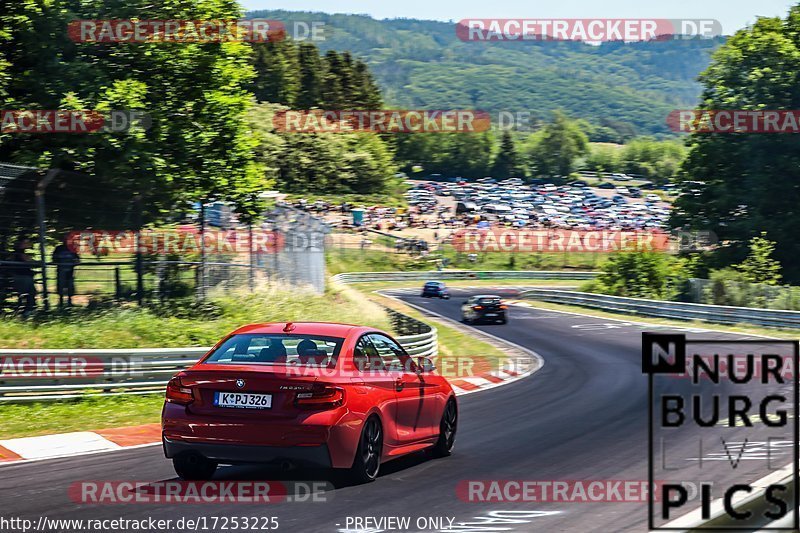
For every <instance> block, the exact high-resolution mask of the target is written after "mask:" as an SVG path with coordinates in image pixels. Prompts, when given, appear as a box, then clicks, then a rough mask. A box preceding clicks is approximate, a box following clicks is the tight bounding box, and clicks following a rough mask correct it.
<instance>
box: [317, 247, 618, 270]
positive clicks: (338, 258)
mask: <svg viewBox="0 0 800 533" xmlns="http://www.w3.org/2000/svg"><path fill="white" fill-rule="evenodd" d="M440 258H445V259H446V260H447V268H448V269H451V270H564V269H569V270H595V269H597V268H600V266H601V265H602V264H603V263H604V262H605V261H606V260H607V257H606V256H605V255H604V254H598V253H591V252H570V253H562V252H541V253H505V252H487V253H483V254H478V256H477V258H476V260H475V261H471V260H470V259H469V257H468V254H464V253H459V252H456V251H455V250H453V249H451V248H449V247H445V248H444V250H443V251H442V252H441V253H439V252H434V253H432V254H431V255H430V256H428V257H420V256H411V255H408V254H400V253H393V252H384V251H379V250H369V249H366V250H359V249H353V248H333V249H330V250H328V251H327V252H326V255H325V259H326V262H327V267H328V272H330V273H331V274H340V273H342V272H382V271H409V270H413V271H418V270H433V269H435V268H436V264H437V262H438V260H439V259H440Z"/></svg>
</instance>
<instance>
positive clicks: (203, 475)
mask: <svg viewBox="0 0 800 533" xmlns="http://www.w3.org/2000/svg"><path fill="white" fill-rule="evenodd" d="M172 466H173V467H174V468H175V473H176V474H178V477H180V478H181V479H185V480H187V481H201V480H206V479H211V478H212V476H213V475H214V472H216V471H217V462H216V461H212V460H211V459H206V458H205V457H203V456H202V455H200V454H196V453H187V454H181V455H178V456H176V457H173V458H172Z"/></svg>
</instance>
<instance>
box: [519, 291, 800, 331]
mask: <svg viewBox="0 0 800 533" xmlns="http://www.w3.org/2000/svg"><path fill="white" fill-rule="evenodd" d="M520 297H521V298H529V299H532V300H541V301H545V302H552V303H558V304H567V305H578V306H581V307H591V308H595V309H602V310H604V311H614V312H619V313H626V314H633V315H643V316H653V317H660V318H674V319H678V320H702V321H705V322H714V323H718V324H754V325H758V326H768V327H780V328H800V311H779V310H774V309H755V308H748V307H730V306H723V305H708V304H694V303H683V302H668V301H662V300H647V299H641V298H624V297H621V296H608V295H605V294H592V293H587V292H577V291H565V290H554V289H532V290H529V291H524V292H522V293H521V294H520Z"/></svg>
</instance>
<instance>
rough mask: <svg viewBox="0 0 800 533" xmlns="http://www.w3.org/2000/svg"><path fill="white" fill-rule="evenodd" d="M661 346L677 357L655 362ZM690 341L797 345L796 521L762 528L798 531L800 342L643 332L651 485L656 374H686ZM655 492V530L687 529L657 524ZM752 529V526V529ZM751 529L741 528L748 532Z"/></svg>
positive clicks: (651, 504)
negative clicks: (790, 523) (654, 382)
mask: <svg viewBox="0 0 800 533" xmlns="http://www.w3.org/2000/svg"><path fill="white" fill-rule="evenodd" d="M656 344H657V345H658V347H659V348H660V351H662V352H665V353H668V352H669V349H670V346H674V347H675V350H674V355H675V358H674V360H672V361H669V360H665V359H663V358H659V360H658V361H653V355H654V351H653V348H654V346H655V345H656ZM687 344H739V345H751V344H758V345H764V344H773V345H783V346H787V345H788V346H791V347H792V348H793V358H794V361H793V363H794V368H793V369H792V384H793V385H794V402H793V404H794V416H793V420H794V454H793V455H794V468H793V478H794V479H793V480H792V481H793V483H794V502H793V507H792V509H793V512H794V524H793V525H792V526H791V527H760V528H759V531H795V530H797V529H798V528H800V483H798V481H800V475H799V473H798V468H800V422H799V421H798V418H800V386H798V383H800V380H799V378H800V369H799V368H798V361H800V341H796V340H795V341H792V340H781V339H767V338H765V339H753V340H729V339H702V340H699V339H692V340H686V335H683V334H666V333H647V332H644V333H642V372H643V373H645V374H647V381H648V390H647V398H648V406H647V409H648V413H647V415H648V443H647V467H648V468H647V470H648V472H647V483H648V486H649V487H654V486H655V479H654V477H655V472H654V467H653V459H654V457H653V429H654V425H655V422H654V420H653V413H654V412H655V410H654V405H653V404H654V400H655V398H654V392H653V376H654V375H655V374H682V373H683V372H684V370H685V369H686V345H687ZM653 493H654V491H652V490H648V491H647V526H648V529H649V530H651V531H686V529H687V528H686V527H663V526H659V527H656V525H655V521H654V516H655V513H654V511H655V500H654V494H653ZM691 529H692V530H693V531H736V529H732V528H731V527H730V526H723V527H702V526H700V527H694V528H691ZM748 529H752V527H750V528H748ZM745 530H747V529H744V528H742V529H740V531H745Z"/></svg>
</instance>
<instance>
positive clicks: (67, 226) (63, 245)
mask: <svg viewBox="0 0 800 533" xmlns="http://www.w3.org/2000/svg"><path fill="white" fill-rule="evenodd" d="M99 192H100V191H99V190H98V186H97V184H96V183H94V182H93V180H92V177H91V176H89V175H86V174H82V173H78V172H66V171H60V170H47V171H43V170H39V169H35V168H30V167H21V166H17V165H8V164H0V314H2V313H5V314H8V313H11V314H20V313H21V314H24V315H27V314H30V313H31V312H33V311H35V310H37V309H44V310H47V309H49V308H51V307H52V306H54V305H61V304H70V303H72V304H74V305H88V304H91V303H92V302H93V301H97V300H103V299H115V300H133V301H138V302H139V303H144V302H145V301H148V300H163V299H168V298H181V297H197V298H201V299H202V298H204V297H205V296H206V295H207V294H208V293H209V291H211V290H219V289H222V290H226V289H239V288H243V287H245V288H249V289H251V290H253V289H255V288H256V287H260V286H264V285H270V284H279V285H284V286H287V287H293V286H300V285H302V286H310V287H313V288H314V289H315V290H316V291H318V292H322V291H324V290H325V235H326V234H327V232H328V227H327V225H326V224H325V223H324V222H322V221H321V220H320V219H318V218H316V217H314V216H312V215H311V214H309V213H306V212H303V211H300V210H297V209H293V208H291V207H289V206H286V205H282V204H278V205H277V206H275V207H274V208H273V209H270V210H269V211H268V212H265V213H264V214H263V216H262V217H259V218H258V219H257V220H256V221H255V222H253V223H252V224H244V223H242V222H241V221H239V220H237V217H236V216H235V214H234V213H233V212H232V211H231V209H230V208H229V207H228V206H226V205H225V204H222V203H219V202H217V203H211V204H205V205H201V204H196V205H195V206H191V207H189V206H186V207H185V208H183V210H182V211H176V212H174V213H172V214H170V215H168V216H167V217H166V218H165V217H164V216H163V214H158V213H154V212H151V211H154V208H153V206H152V205H150V204H149V203H148V202H147V201H146V200H143V199H142V198H141V197H138V196H135V195H131V194H130V193H129V192H126V191H123V190H112V189H110V188H109V189H102V194H99Z"/></svg>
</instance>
